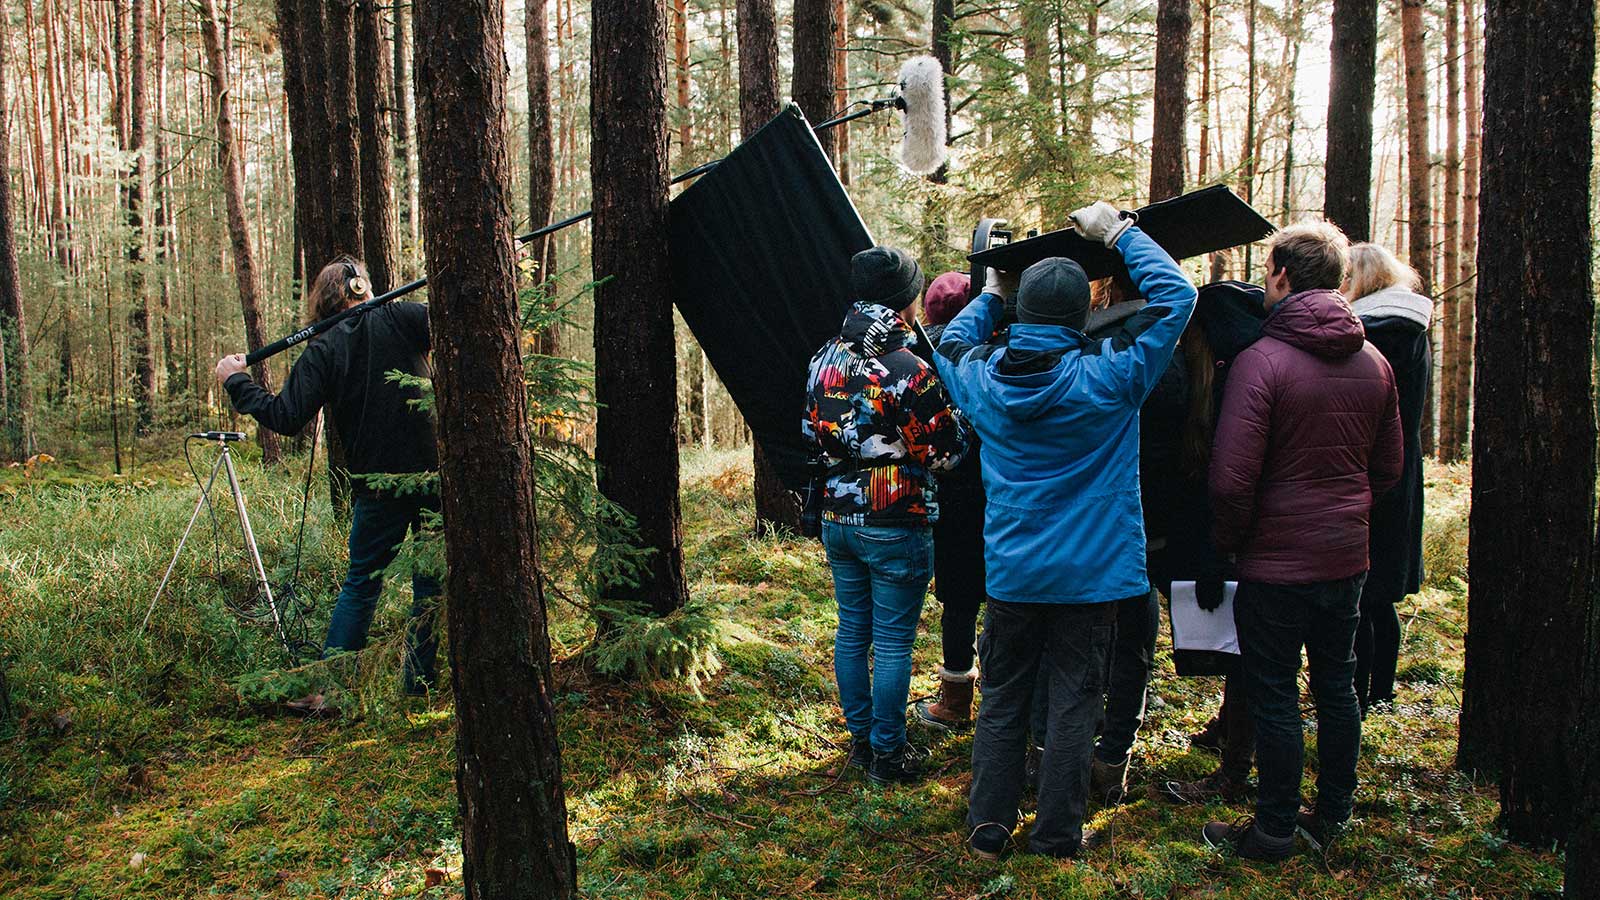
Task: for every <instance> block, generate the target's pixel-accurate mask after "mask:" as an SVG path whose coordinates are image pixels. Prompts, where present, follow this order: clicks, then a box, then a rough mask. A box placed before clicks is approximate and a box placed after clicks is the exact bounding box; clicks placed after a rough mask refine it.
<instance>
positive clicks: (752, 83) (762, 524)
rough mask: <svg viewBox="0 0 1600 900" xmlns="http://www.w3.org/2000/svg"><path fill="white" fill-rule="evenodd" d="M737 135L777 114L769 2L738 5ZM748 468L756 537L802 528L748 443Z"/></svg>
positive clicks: (794, 504)
mask: <svg viewBox="0 0 1600 900" xmlns="http://www.w3.org/2000/svg"><path fill="white" fill-rule="evenodd" d="M738 13H739V19H738V27H739V131H740V133H742V134H743V135H744V136H745V137H746V138H748V137H749V136H750V135H752V134H754V133H755V132H756V129H758V128H760V127H761V126H762V125H765V124H766V123H767V122H768V120H770V119H771V118H772V117H773V116H775V115H777V114H778V94H779V85H778V24H777V15H776V13H775V12H774V10H773V4H772V0H739V10H738ZM706 368H707V367H706V366H705V365H704V363H702V373H703V374H702V378H703V379H704V384H705V386H706V387H705V397H704V399H703V400H702V407H703V408H702V410H701V415H702V418H703V419H704V422H705V424H704V426H703V430H704V432H705V434H704V442H705V445H706V446H707V447H710V446H711V444H712V428H711V403H710V399H711V388H710V386H711V384H712V382H711V379H710V378H709V377H708V376H709V373H707V372H705V369H706ZM751 452H752V454H753V458H752V460H751V465H752V467H753V470H754V472H755V480H754V483H753V491H754V494H755V509H756V523H755V525H756V527H755V532H756V534H758V535H765V534H768V533H770V532H772V531H773V529H774V528H775V527H776V526H780V525H781V526H785V527H787V528H789V529H791V530H793V529H798V528H799V527H800V503H799V500H798V499H796V498H795V496H794V495H793V494H791V493H790V492H789V491H788V490H786V489H785V488H784V486H783V481H782V480H781V479H779V478H778V473H777V472H775V471H773V469H772V466H771V465H770V464H769V463H768V462H767V459H766V455H765V454H763V453H762V452H761V446H760V444H758V443H755V442H752V445H751Z"/></svg>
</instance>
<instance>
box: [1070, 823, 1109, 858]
mask: <svg viewBox="0 0 1600 900" xmlns="http://www.w3.org/2000/svg"><path fill="white" fill-rule="evenodd" d="M1109 846H1111V825H1110V824H1107V825H1106V826H1105V827H1104V828H1085V829H1084V830H1083V838H1082V839H1081V840H1079V841H1078V852H1079V853H1093V852H1094V851H1096V850H1100V849H1103V848H1105V847H1109Z"/></svg>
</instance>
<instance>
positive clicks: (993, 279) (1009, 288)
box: [983, 268, 1017, 300]
mask: <svg viewBox="0 0 1600 900" xmlns="http://www.w3.org/2000/svg"><path fill="white" fill-rule="evenodd" d="M983 292H984V293H985V294H993V295H995V296H996V297H999V298H1000V299H1001V300H1010V299H1011V295H1012V294H1014V293H1016V292H1017V276H1015V275H1013V274H1011V273H1010V272H1002V271H1000V270H999V269H994V268H985V269H984V270H983Z"/></svg>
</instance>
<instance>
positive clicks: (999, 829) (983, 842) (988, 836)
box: [967, 822, 1011, 862]
mask: <svg viewBox="0 0 1600 900" xmlns="http://www.w3.org/2000/svg"><path fill="white" fill-rule="evenodd" d="M1010 843H1011V830H1010V829H1008V828H1006V827H1005V826H1004V825H1001V824H1000V823H999V822H985V823H983V824H982V825H979V826H978V827H977V828H974V829H972V834H971V835H969V836H968V837H967V850H969V851H971V853H972V855H973V856H976V857H977V858H979V859H986V860H989V861H990V862H994V861H995V860H998V859H999V858H1000V854H1002V853H1004V852H1005V850H1006V846H1007V845H1008V844H1010Z"/></svg>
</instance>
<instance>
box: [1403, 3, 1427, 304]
mask: <svg viewBox="0 0 1600 900" xmlns="http://www.w3.org/2000/svg"><path fill="white" fill-rule="evenodd" d="M1400 29H1401V33H1402V41H1403V42H1404V48H1405V66H1406V83H1405V89H1406V159H1407V163H1408V166H1409V171H1408V173H1407V178H1408V179H1409V184H1410V187H1409V193H1410V198H1411V202H1410V208H1409V209H1408V210H1407V213H1406V220H1407V222H1408V223H1409V226H1408V227H1407V229H1406V233H1407V234H1408V235H1410V242H1409V243H1408V245H1407V247H1408V248H1409V250H1410V258H1411V260H1410V261H1411V267H1412V268H1414V269H1416V270H1417V275H1418V276H1420V277H1421V279H1422V293H1424V294H1432V293H1433V287H1434V285H1433V242H1432V241H1431V240H1430V239H1429V237H1430V236H1429V233H1428V229H1429V223H1430V222H1432V221H1433V199H1432V197H1431V196H1430V195H1429V194H1430V192H1429V190H1428V187H1429V185H1428V170H1429V168H1430V164H1431V162H1432V156H1431V154H1430V152H1429V150H1428V68H1427V67H1428V60H1427V54H1426V45H1425V43H1424V34H1423V24H1422V0H1402V3H1401V7H1400Z"/></svg>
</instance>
